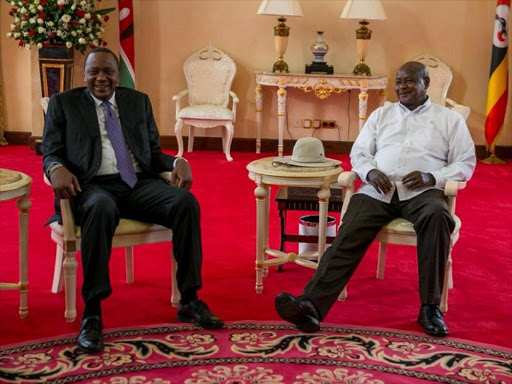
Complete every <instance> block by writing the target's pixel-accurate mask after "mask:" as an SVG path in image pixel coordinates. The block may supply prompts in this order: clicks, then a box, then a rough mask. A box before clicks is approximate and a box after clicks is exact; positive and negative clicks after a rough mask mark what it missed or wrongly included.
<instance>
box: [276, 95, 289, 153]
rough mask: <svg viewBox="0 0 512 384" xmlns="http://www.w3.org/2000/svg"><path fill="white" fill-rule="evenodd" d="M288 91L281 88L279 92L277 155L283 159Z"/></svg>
mask: <svg viewBox="0 0 512 384" xmlns="http://www.w3.org/2000/svg"><path fill="white" fill-rule="evenodd" d="M286 93H287V92H286V89H284V88H279V89H278V90H277V119H278V129H279V141H278V144H277V154H278V156H279V157H283V150H284V146H283V136H284V126H285V124H286Z"/></svg>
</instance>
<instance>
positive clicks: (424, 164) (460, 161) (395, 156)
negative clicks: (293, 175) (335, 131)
mask: <svg viewBox="0 0 512 384" xmlns="http://www.w3.org/2000/svg"><path fill="white" fill-rule="evenodd" d="M350 161H351V163H352V170H353V171H354V172H356V173H357V174H358V175H359V177H360V178H361V180H363V182H364V183H363V184H362V185H361V187H360V188H359V190H358V191H357V193H364V194H366V195H368V196H370V197H373V198H375V199H377V200H380V201H383V202H386V203H389V202H390V201H391V198H392V197H393V194H394V192H395V190H396V191H397V193H398V198H399V199H400V200H407V199H410V198H412V197H414V196H417V195H419V194H420V193H422V192H424V191H425V190H427V189H432V188H438V189H443V188H444V186H445V184H446V182H447V181H448V180H457V181H464V180H469V179H470V177H471V175H472V174H473V171H474V169H475V164H476V156H475V145H474V143H473V140H472V139H471V136H470V134H469V131H468V128H467V126H466V122H465V121H464V118H463V117H462V116H461V115H460V114H459V113H458V112H455V111H452V110H450V109H448V108H445V107H442V106H441V105H438V104H433V103H431V102H430V98H429V99H427V101H426V102H425V103H424V104H423V105H421V106H419V107H417V108H416V109H414V110H412V111H410V110H409V109H407V108H406V107H405V106H404V105H402V104H401V103H392V104H390V105H386V106H384V107H381V108H378V109H376V110H375V111H374V112H373V113H372V114H371V115H370V117H369V118H368V120H367V122H366V124H365V125H364V127H363V129H362V130H361V132H360V133H359V136H358V137H357V139H356V141H355V142H354V145H353V147H352V151H351V152H350ZM375 168H376V169H378V170H380V171H382V172H384V173H385V174H386V175H387V176H388V177H389V179H390V180H391V182H392V184H393V187H392V189H391V190H390V191H389V192H388V193H386V194H383V193H378V192H377V191H376V190H375V188H374V187H373V186H372V185H371V184H368V180H367V175H368V172H370V171H371V170H372V169H375ZM413 171H420V172H426V173H431V174H432V175H433V176H434V178H435V180H436V184H435V186H433V187H427V188H422V189H419V190H414V191H413V190H410V189H408V188H407V187H405V185H403V184H402V182H401V180H402V178H403V177H404V176H405V175H407V174H408V173H410V172H413Z"/></svg>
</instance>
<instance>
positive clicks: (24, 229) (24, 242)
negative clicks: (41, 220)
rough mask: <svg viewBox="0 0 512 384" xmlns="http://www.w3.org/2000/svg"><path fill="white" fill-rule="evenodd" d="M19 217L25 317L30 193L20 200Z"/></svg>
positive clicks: (22, 315)
mask: <svg viewBox="0 0 512 384" xmlns="http://www.w3.org/2000/svg"><path fill="white" fill-rule="evenodd" d="M17 206H18V219H19V229H18V230H19V232H18V233H19V253H20V254H19V257H20V261H19V268H20V271H19V274H20V281H19V286H20V309H19V314H20V318H22V319H24V318H26V317H27V315H28V304H27V292H28V215H29V211H30V207H31V206H32V203H31V202H30V200H29V199H28V195H26V196H23V197H22V198H21V199H20V200H18V204H17Z"/></svg>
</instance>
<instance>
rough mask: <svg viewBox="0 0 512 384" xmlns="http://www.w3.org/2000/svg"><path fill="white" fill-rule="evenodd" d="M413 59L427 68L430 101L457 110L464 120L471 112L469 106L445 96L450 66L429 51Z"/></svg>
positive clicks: (450, 76) (450, 78) (450, 77)
mask: <svg viewBox="0 0 512 384" xmlns="http://www.w3.org/2000/svg"><path fill="white" fill-rule="evenodd" d="M414 61H419V62H420V63H423V64H424V65H426V66H427V68H428V72H429V75H430V86H429V88H428V89H427V94H428V95H429V96H430V99H431V100H432V102H433V103H436V104H440V105H442V106H446V107H448V108H451V109H453V110H455V111H457V112H459V113H460V114H461V115H462V116H463V117H464V120H467V119H468V116H469V114H470V112H471V108H469V107H467V106H465V105H462V104H457V103H456V102H455V101H453V100H452V99H449V98H447V97H446V94H447V93H448V88H449V87H450V84H451V82H452V79H453V75H452V71H451V70H450V68H449V67H448V66H447V65H446V64H445V63H443V62H442V61H441V60H439V59H438V58H437V57H435V56H433V55H431V54H429V53H425V54H423V55H420V56H418V57H416V58H415V59H414Z"/></svg>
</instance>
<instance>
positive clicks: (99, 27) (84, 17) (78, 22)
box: [6, 0, 115, 53]
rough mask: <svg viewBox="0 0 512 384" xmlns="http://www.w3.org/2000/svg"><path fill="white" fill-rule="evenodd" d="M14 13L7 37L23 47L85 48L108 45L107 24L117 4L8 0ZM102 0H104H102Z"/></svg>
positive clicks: (70, 0)
mask: <svg viewBox="0 0 512 384" xmlns="http://www.w3.org/2000/svg"><path fill="white" fill-rule="evenodd" d="M6 1H7V2H8V3H10V4H11V6H12V8H11V10H10V11H9V15H11V16H12V17H14V21H13V23H12V24H11V31H10V32H8V33H7V37H11V38H13V39H15V40H17V41H18V45H19V46H20V47H24V48H25V49H30V47H31V46H33V45H35V46H36V47H37V48H42V47H45V46H48V45H54V44H65V45H66V47H67V48H73V47H74V48H75V49H77V50H79V51H80V52H82V53H83V52H84V51H85V50H86V49H87V47H99V46H105V45H107V43H106V42H105V41H103V32H104V31H105V30H104V29H103V25H104V23H105V22H106V21H108V16H107V15H106V14H107V13H109V12H112V11H113V10H114V9H115V8H108V9H101V10H98V9H96V8H95V6H94V0H6ZM98 1H101V0H98Z"/></svg>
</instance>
